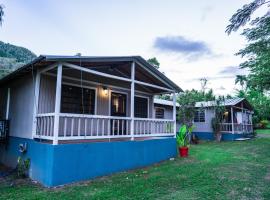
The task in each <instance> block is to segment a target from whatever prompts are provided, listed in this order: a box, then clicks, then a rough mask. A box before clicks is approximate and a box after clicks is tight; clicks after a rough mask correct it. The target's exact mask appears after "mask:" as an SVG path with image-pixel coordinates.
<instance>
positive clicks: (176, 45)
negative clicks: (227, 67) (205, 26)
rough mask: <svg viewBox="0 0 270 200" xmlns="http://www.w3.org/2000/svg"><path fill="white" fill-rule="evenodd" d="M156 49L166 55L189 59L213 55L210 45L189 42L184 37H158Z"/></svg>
mask: <svg viewBox="0 0 270 200" xmlns="http://www.w3.org/2000/svg"><path fill="white" fill-rule="evenodd" d="M154 48H155V49H158V50H160V51H162V52H165V53H176V54H182V55H185V56H187V57H200V56H205V55H212V52H211V50H210V48H209V47H208V45H207V44H206V43H205V42H203V41H195V40H189V39H187V38H185V37H183V36H165V37H157V38H156V39H155V42H154Z"/></svg>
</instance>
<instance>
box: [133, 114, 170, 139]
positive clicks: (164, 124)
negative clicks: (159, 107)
mask: <svg viewBox="0 0 270 200" xmlns="http://www.w3.org/2000/svg"><path fill="white" fill-rule="evenodd" d="M167 135H168V136H169V135H175V133H174V121H173V120H168V119H148V118H135V120H134V137H142V136H167Z"/></svg>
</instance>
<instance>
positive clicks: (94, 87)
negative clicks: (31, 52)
mask: <svg viewBox="0 0 270 200" xmlns="http://www.w3.org/2000/svg"><path fill="white" fill-rule="evenodd" d="M180 91H182V90H181V88H179V87H178V86H177V85H176V84H175V83H173V82H172V81H171V80H170V79H168V78H167V77H166V76H165V75H164V74H163V73H161V72H159V71H158V70H157V69H156V68H155V67H153V66H152V65H150V64H149V63H147V62H146V61H145V60H144V59H143V58H141V57H139V56H127V57H87V56H49V55H45V56H39V57H38V58H37V59H35V60H34V61H33V62H31V63H29V64H27V65H25V66H23V67H21V68H19V69H18V70H16V71H14V72H13V73H11V74H10V75H8V76H6V77H4V78H3V79H1V80H0V94H1V95H0V107H1V110H0V111H1V112H0V117H1V119H2V121H7V122H8V123H9V143H8V146H7V148H4V147H3V146H0V148H2V149H1V151H0V162H3V163H5V164H6V165H9V166H15V164H16V160H17V156H19V155H21V153H20V152H18V151H17V150H18V145H26V146H27V151H26V153H25V154H23V156H24V157H29V158H30V159H31V169H30V176H31V178H32V179H35V180H38V181H40V182H41V183H43V184H44V185H47V186H54V185H59V184H65V183H69V182H74V181H78V180H84V179H88V178H92V177H96V176H100V175H105V174H109V173H112V172H116V171H121V170H126V169H131V168H135V167H140V166H145V165H148V164H151V163H154V162H158V161H160V160H164V159H168V158H169V157H172V156H175V153H176V152H175V149H176V148H175V147H176V146H175V139H174V137H175V132H176V97H175V93H177V92H180ZM165 93H167V94H172V95H173V99H174V101H173V115H172V118H168V119H167V118H163V119H156V118H155V116H154V112H155V111H154V96H155V95H159V94H165ZM2 135H3V134H2ZM100 148H101V149H100ZM155 151H156V152H155ZM160 151H162V152H161V153H160ZM65 156H67V158H66V159H65V158H64V157H65ZM108 156H109V158H108ZM41 157H42V158H41ZM74 163H76V164H74ZM108 164H109V165H110V167H109V169H108V168H107V166H108ZM52 165H53V167H52ZM77 168H80V169H81V170H80V171H78V172H73V171H74V170H75V171H76V170H77ZM90 168H91V170H90ZM58 173H59V174H58Z"/></svg>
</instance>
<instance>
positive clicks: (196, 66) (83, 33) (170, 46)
mask: <svg viewBox="0 0 270 200" xmlns="http://www.w3.org/2000/svg"><path fill="white" fill-rule="evenodd" d="M249 2H250V0H237V1H236V0H219V1H217V0H201V1H198V0H189V1H184V0H167V1H165V0H133V1H131V0H129V1H128V0H106V1H105V0H96V1H93V0H76V1H72V0H70V1H67V0H39V1H36V0H27V1H21V0H4V1H3V0H0V4H3V5H4V11H5V16H4V22H3V24H2V27H1V28H0V40H1V41H3V42H7V43H11V44H14V45H18V46H23V47H26V48H28V49H30V50H31V51H32V52H34V53H35V54H36V55H40V54H50V55H75V54H77V53H81V54H82V55H83V56H129V55H140V56H142V57H143V58H145V59H148V58H151V57H156V58H157V59H158V61H159V62H160V64H161V65H160V71H162V72H164V73H165V75H166V76H168V77H169V78H170V79H171V80H173V81H174V82H175V83H176V84H178V85H179V86H180V87H181V88H182V89H184V90H187V89H192V88H195V89H200V88H201V84H200V79H201V78H207V79H208V85H207V87H208V88H213V89H214V93H215V94H233V93H234V92H235V89H237V88H239V86H235V84H234V80H235V75H237V74H246V73H247V72H246V71H244V70H241V69H239V68H238V66H239V64H240V63H241V62H243V61H244V60H243V59H242V58H240V57H239V56H235V53H237V52H238V50H239V49H241V48H243V47H245V45H246V41H245V38H244V37H243V36H241V35H240V33H241V30H239V31H238V32H236V33H232V34H231V35H229V36H228V35H227V34H226V33H225V28H226V26H227V25H228V24H229V19H230V17H231V16H232V15H233V14H234V13H235V12H236V10H237V9H239V8H241V7H242V6H243V5H244V4H246V3H249ZM260 12H261V11H258V14H259V13H260ZM255 15H256V13H255Z"/></svg>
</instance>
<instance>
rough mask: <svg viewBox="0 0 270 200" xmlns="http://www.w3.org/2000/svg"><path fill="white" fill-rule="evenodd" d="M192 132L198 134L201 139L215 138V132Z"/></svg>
mask: <svg viewBox="0 0 270 200" xmlns="http://www.w3.org/2000/svg"><path fill="white" fill-rule="evenodd" d="M192 134H194V135H196V136H197V137H198V138H199V139H200V140H214V139H215V137H214V134H213V133H212V132H192Z"/></svg>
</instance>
